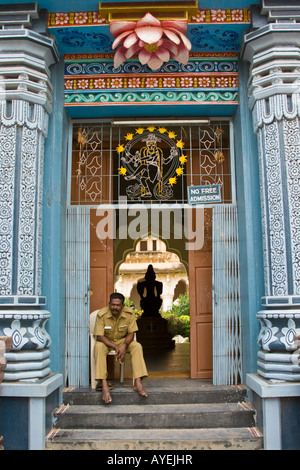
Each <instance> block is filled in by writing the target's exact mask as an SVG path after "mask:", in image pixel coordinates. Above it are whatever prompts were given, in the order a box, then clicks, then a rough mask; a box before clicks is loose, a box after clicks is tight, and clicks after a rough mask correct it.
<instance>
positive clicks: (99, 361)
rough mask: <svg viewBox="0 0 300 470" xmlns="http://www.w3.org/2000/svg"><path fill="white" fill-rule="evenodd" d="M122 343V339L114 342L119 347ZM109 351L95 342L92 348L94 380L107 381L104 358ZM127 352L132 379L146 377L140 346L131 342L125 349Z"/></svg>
mask: <svg viewBox="0 0 300 470" xmlns="http://www.w3.org/2000/svg"><path fill="white" fill-rule="evenodd" d="M123 343H124V338H123V339H120V340H119V341H116V342H115V344H116V345H117V346H120V345H121V344H123ZM109 351H110V348H108V347H107V346H106V345H105V344H104V343H102V342H101V341H96V343H95V348H94V357H95V363H96V371H95V379H96V380H101V379H107V362H106V358H107V354H108V353H109ZM127 352H129V353H130V355H131V362H132V372H133V378H134V379H137V378H139V377H147V376H148V371H147V367H146V364H145V361H144V356H143V348H142V345H141V344H140V343H138V342H137V341H132V342H131V343H130V345H129V346H128V348H127Z"/></svg>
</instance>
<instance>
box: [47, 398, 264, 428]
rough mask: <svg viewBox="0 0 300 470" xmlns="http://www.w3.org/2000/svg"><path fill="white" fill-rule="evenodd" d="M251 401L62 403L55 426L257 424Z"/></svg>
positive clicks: (167, 426)
mask: <svg viewBox="0 0 300 470" xmlns="http://www.w3.org/2000/svg"><path fill="white" fill-rule="evenodd" d="M254 414H255V410H254V409H253V408H252V406H251V405H250V404H249V403H193V404H172V405H171V404H163V405H150V404H147V405H142V404H139V405H127V406H124V405H113V404H110V405H102V406H97V405H72V406H70V405H62V406H61V407H60V408H59V409H58V410H56V411H55V413H54V417H55V419H56V424H55V427H56V428H67V429H80V428H81V429H89V428H93V429H154V428H172V427H173V428H175V429H176V428H178V427H179V428H185V429H188V428H219V427H222V428H228V427H254V426H255V421H254Z"/></svg>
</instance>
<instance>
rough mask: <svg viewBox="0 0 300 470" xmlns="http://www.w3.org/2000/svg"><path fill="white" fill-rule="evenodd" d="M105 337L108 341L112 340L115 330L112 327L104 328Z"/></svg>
mask: <svg viewBox="0 0 300 470" xmlns="http://www.w3.org/2000/svg"><path fill="white" fill-rule="evenodd" d="M104 336H105V337H106V338H108V339H112V337H113V329H112V327H111V326H105V327H104Z"/></svg>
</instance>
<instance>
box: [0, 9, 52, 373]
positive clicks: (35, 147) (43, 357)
mask: <svg viewBox="0 0 300 470" xmlns="http://www.w3.org/2000/svg"><path fill="white" fill-rule="evenodd" d="M7 8H8V9H9V8H11V10H10V11H4V10H1V12H0V26H1V29H0V246H1V255H0V256H1V258H0V336H11V337H12V340H13V347H12V350H11V351H10V352H9V353H7V354H6V357H7V367H6V369H5V375H4V380H5V381H16V380H22V379H25V380H33V381H34V380H38V379H39V378H41V377H45V376H46V375H48V374H49V372H50V357H49V356H50V352H49V349H48V347H49V345H50V342H51V340H50V337H49V335H48V333H47V330H46V323H47V321H48V319H49V318H50V312H49V311H47V310H46V309H45V306H46V299H45V297H44V296H43V295H42V288H41V280H42V259H41V253H42V235H43V234H42V200H43V160H44V141H45V138H46V136H47V129H48V119H49V115H50V113H51V108H52V86H51V81H50V70H49V67H51V65H53V64H55V63H56V62H57V60H58V54H57V50H56V45H55V42H54V40H53V39H51V38H50V37H48V36H47V35H45V34H44V33H45V32H46V30H45V26H44V25H46V13H44V12H43V11H38V9H37V4H34V3H31V4H28V7H27V6H26V8H24V5H21V6H20V7H18V5H12V6H11V7H9V6H7ZM27 8H28V9H27ZM25 10H26V11H25ZM29 28H30V29H29Z"/></svg>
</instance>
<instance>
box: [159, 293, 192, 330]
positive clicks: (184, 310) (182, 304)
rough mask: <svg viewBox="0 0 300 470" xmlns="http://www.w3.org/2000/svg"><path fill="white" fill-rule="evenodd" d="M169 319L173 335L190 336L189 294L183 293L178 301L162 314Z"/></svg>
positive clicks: (169, 328)
mask: <svg viewBox="0 0 300 470" xmlns="http://www.w3.org/2000/svg"><path fill="white" fill-rule="evenodd" d="M162 317H163V318H166V320H168V330H169V332H170V333H171V334H172V336H176V335H181V336H183V337H184V338H185V337H189V336H190V299H189V296H188V295H187V294H185V295H183V294H181V295H180V296H179V299H178V301H176V303H175V304H174V303H173V304H172V307H171V309H170V310H168V311H167V312H164V313H163V314H162Z"/></svg>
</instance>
